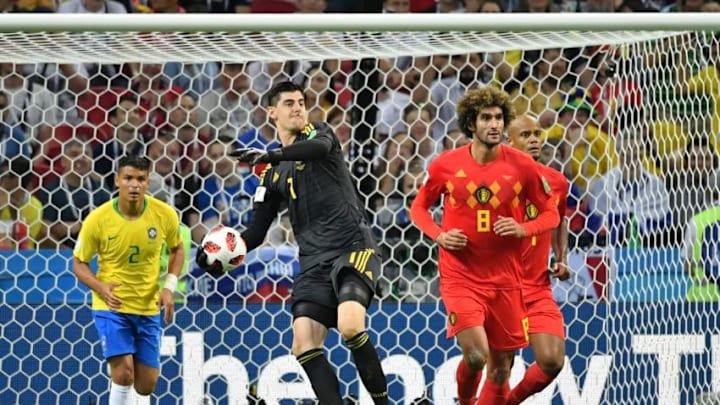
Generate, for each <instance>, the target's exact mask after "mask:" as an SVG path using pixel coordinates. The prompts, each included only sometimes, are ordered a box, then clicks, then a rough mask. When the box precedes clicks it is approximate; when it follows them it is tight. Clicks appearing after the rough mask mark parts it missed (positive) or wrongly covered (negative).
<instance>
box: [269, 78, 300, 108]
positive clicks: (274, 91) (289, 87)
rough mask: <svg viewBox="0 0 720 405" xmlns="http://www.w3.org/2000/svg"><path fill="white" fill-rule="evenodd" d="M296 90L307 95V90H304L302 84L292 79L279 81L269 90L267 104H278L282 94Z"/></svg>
mask: <svg viewBox="0 0 720 405" xmlns="http://www.w3.org/2000/svg"><path fill="white" fill-rule="evenodd" d="M296 91H299V92H300V93H301V94H302V95H303V97H305V92H304V91H303V88H302V87H300V85H298V84H295V83H293V82H290V81H284V82H280V83H277V84H276V85H274V86H273V87H272V88H271V89H270V90H269V91H268V92H267V95H266V97H267V103H268V104H267V105H272V106H274V105H277V102H278V99H280V94H282V93H294V92H296Z"/></svg>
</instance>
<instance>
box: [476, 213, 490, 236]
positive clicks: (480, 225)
mask: <svg viewBox="0 0 720 405" xmlns="http://www.w3.org/2000/svg"><path fill="white" fill-rule="evenodd" d="M476 212H477V231H478V232H490V211H489V210H477V211H476Z"/></svg>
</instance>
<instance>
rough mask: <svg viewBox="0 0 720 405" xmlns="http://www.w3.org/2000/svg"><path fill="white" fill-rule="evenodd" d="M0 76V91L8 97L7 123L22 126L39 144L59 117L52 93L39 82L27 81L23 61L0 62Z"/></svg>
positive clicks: (47, 136) (49, 135)
mask: <svg viewBox="0 0 720 405" xmlns="http://www.w3.org/2000/svg"><path fill="white" fill-rule="evenodd" d="M0 77H1V78H2V81H1V82H0V90H2V91H3V92H4V93H5V95H6V97H7V98H8V99H9V100H8V110H7V112H6V117H7V121H6V122H7V124H9V125H12V126H20V127H22V129H23V131H24V132H25V133H26V134H27V135H28V137H29V139H31V140H32V141H34V142H35V143H36V144H38V145H41V144H43V143H44V142H45V141H47V140H49V139H50V138H51V137H52V127H54V126H56V125H57V124H58V123H59V117H60V112H59V111H58V108H57V104H56V102H55V95H54V94H53V93H52V92H50V91H49V90H48V89H47V88H46V87H45V86H44V85H43V84H42V83H38V82H37V81H31V80H28V79H27V78H26V77H25V69H24V66H23V65H22V64H13V63H2V64H0Z"/></svg>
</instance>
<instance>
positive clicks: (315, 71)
mask: <svg viewBox="0 0 720 405" xmlns="http://www.w3.org/2000/svg"><path fill="white" fill-rule="evenodd" d="M330 83H331V80H330V75H329V74H328V73H327V72H326V71H325V70H324V69H323V68H322V67H319V66H316V67H312V68H310V69H309V70H308V71H307V74H306V76H305V82H304V83H303V88H304V89H305V105H306V106H307V110H308V121H310V122H321V121H325V119H326V115H327V112H328V111H329V110H330V109H331V108H333V107H334V106H335V105H336V95H335V91H334V89H332V88H331V86H330Z"/></svg>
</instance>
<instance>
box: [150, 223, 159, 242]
mask: <svg viewBox="0 0 720 405" xmlns="http://www.w3.org/2000/svg"><path fill="white" fill-rule="evenodd" d="M157 235H158V233H157V229H155V227H154V226H151V227H150V228H148V238H150V239H155V238H157Z"/></svg>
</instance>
